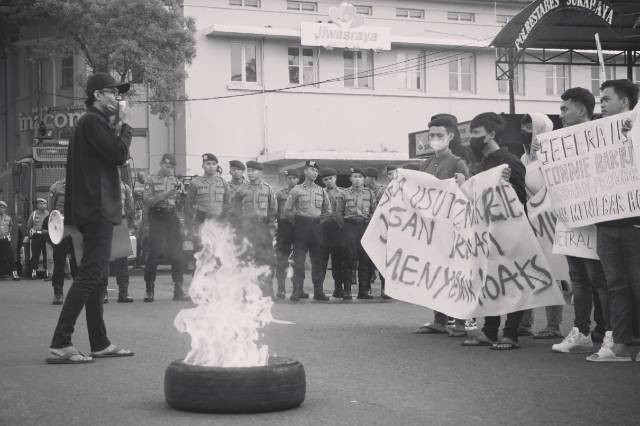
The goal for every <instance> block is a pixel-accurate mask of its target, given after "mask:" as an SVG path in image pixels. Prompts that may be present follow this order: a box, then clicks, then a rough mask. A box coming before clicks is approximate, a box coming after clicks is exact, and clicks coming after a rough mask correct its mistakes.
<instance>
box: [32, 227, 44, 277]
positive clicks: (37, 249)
mask: <svg viewBox="0 0 640 426" xmlns="http://www.w3.org/2000/svg"><path fill="white" fill-rule="evenodd" d="M30 244H31V259H30V266H31V270H32V271H35V270H37V269H38V261H39V260H40V255H42V264H43V266H44V268H45V269H47V237H46V235H44V234H33V235H32V236H31V243H30Z"/></svg>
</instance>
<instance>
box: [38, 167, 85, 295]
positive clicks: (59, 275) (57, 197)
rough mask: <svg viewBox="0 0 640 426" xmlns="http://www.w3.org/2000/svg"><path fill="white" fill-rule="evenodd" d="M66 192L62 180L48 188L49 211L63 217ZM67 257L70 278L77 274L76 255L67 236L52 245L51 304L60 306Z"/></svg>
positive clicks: (63, 180)
mask: <svg viewBox="0 0 640 426" xmlns="http://www.w3.org/2000/svg"><path fill="white" fill-rule="evenodd" d="M65 190H66V180H65V179H62V180H59V181H57V182H55V183H54V184H53V185H51V187H50V188H49V211H52V210H57V211H59V212H60V213H61V214H62V215H64V194H65ZM44 224H45V227H46V228H47V229H48V226H49V220H48V218H47V220H45V222H44ZM67 256H69V259H70V260H69V269H70V272H71V276H72V277H75V276H76V275H77V274H78V265H77V263H76V254H75V251H74V250H73V241H72V240H71V236H70V235H67V236H66V237H64V238H63V239H62V241H60V243H58V244H54V245H53V275H52V276H51V285H52V286H53V304H54V305H62V296H63V287H64V278H65V272H64V268H65V264H66V262H67Z"/></svg>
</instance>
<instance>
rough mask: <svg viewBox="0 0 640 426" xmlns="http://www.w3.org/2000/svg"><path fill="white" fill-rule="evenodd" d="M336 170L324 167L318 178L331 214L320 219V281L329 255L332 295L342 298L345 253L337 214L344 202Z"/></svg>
mask: <svg viewBox="0 0 640 426" xmlns="http://www.w3.org/2000/svg"><path fill="white" fill-rule="evenodd" d="M337 177H338V172H337V171H336V170H335V169H332V168H329V167H327V168H324V169H322V170H320V178H321V179H322V183H323V184H324V186H325V190H326V191H327V195H328V196H329V201H330V202H331V209H332V211H333V214H331V215H328V216H325V217H324V218H323V219H322V248H323V250H322V281H323V282H324V277H325V276H326V273H327V265H328V263H329V257H331V275H332V276H333V283H334V290H333V294H332V296H333V297H335V298H336V299H338V298H339V299H342V296H343V284H344V282H345V279H344V259H345V257H346V255H345V239H344V237H343V230H342V229H343V226H344V222H343V221H342V216H339V215H338V214H337V212H338V211H341V208H342V206H341V204H342V203H343V202H344V200H343V198H342V191H343V190H342V188H338V186H337V185H336V180H337Z"/></svg>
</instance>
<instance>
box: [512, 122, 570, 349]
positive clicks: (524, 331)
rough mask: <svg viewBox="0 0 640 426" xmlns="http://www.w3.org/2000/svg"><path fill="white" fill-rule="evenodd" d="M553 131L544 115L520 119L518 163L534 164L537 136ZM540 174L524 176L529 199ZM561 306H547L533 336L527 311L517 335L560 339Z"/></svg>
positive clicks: (537, 185) (536, 156)
mask: <svg viewBox="0 0 640 426" xmlns="http://www.w3.org/2000/svg"><path fill="white" fill-rule="evenodd" d="M552 130H553V122H552V121H551V119H549V117H547V116H546V115H545V114H540V113H531V114H525V116H524V117H522V123H521V131H522V134H523V135H524V136H525V139H526V140H525V143H524V154H522V157H520V161H522V164H524V165H525V167H528V166H529V165H531V164H533V163H535V162H536V161H537V160H538V151H539V149H540V145H539V144H538V143H537V136H538V135H540V134H542V133H547V132H550V131H552ZM541 176H542V175H541V174H536V173H527V174H526V175H525V185H526V188H527V195H528V196H529V197H532V196H534V195H535V194H536V193H537V192H538V191H539V190H542V188H540V184H542V185H544V180H542V181H540V179H537V178H539V177H541ZM562 311H563V306H562V305H555V306H547V307H546V316H547V326H546V327H545V328H544V329H543V330H541V331H540V332H538V333H536V334H535V335H533V333H532V328H533V321H534V315H533V309H527V310H526V311H524V314H523V316H522V322H521V323H520V328H519V329H518V335H520V336H531V335H533V338H534V339H556V338H559V337H562V334H561V333H560V323H562Z"/></svg>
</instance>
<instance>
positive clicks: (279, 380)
mask: <svg viewBox="0 0 640 426" xmlns="http://www.w3.org/2000/svg"><path fill="white" fill-rule="evenodd" d="M305 392H306V378H305V372H304V367H303V366H302V364H300V362H298V361H296V360H293V359H290V358H284V357H277V356H276V357H270V358H269V363H268V365H267V366H261V367H230V368H226V367H200V366H195V365H189V364H185V363H184V362H182V360H178V361H174V362H172V363H171V364H169V367H167V370H166V372H165V376H164V395H165V399H166V401H167V403H168V404H169V405H170V406H172V407H173V408H176V409H178V410H185V411H197V412H206V413H258V412H266V411H280V410H287V409H290V408H294V407H297V406H299V405H300V404H301V403H302V401H304V398H305Z"/></svg>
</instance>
